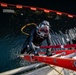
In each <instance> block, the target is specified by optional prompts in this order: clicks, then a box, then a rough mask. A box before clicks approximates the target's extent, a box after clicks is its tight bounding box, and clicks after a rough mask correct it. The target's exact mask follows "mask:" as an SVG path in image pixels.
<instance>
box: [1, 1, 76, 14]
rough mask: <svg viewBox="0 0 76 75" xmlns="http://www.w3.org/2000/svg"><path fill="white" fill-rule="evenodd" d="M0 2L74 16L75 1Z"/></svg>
mask: <svg viewBox="0 0 76 75" xmlns="http://www.w3.org/2000/svg"><path fill="white" fill-rule="evenodd" d="M0 2H6V3H10V4H21V5H27V6H35V7H40V8H47V9H50V10H56V11H61V12H66V13H69V14H73V15H76V11H75V10H76V9H75V8H76V1H75V0H0Z"/></svg>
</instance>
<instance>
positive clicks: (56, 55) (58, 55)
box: [51, 53, 62, 57]
mask: <svg viewBox="0 0 76 75" xmlns="http://www.w3.org/2000/svg"><path fill="white" fill-rule="evenodd" d="M61 55H62V53H59V54H55V55H53V56H51V57H60V56H61Z"/></svg>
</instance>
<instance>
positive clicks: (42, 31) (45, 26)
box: [37, 20, 50, 37]
mask: <svg viewBox="0 0 76 75" xmlns="http://www.w3.org/2000/svg"><path fill="white" fill-rule="evenodd" d="M49 26H50V24H49V22H48V21H46V20H44V21H42V22H41V23H40V24H39V26H37V34H38V35H40V36H41V37H45V36H47V35H48V34H49Z"/></svg>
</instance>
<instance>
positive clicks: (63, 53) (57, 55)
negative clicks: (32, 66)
mask: <svg viewBox="0 0 76 75" xmlns="http://www.w3.org/2000/svg"><path fill="white" fill-rule="evenodd" d="M44 47H47V48H48V47H55V48H56V47H58V46H44ZM44 47H43V48H44ZM60 47H61V46H60ZM64 47H76V44H71V45H64ZM41 48H42V46H41ZM58 48H59V47H58ZM21 58H22V59H24V60H27V61H30V62H36V61H37V62H43V63H46V64H51V65H55V66H60V67H63V68H66V69H69V70H74V71H76V50H75V49H74V50H57V51H54V52H53V56H30V55H24V56H21Z"/></svg>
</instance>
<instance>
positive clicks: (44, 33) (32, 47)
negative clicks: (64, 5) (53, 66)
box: [21, 20, 52, 56]
mask: <svg viewBox="0 0 76 75" xmlns="http://www.w3.org/2000/svg"><path fill="white" fill-rule="evenodd" d="M44 40H46V42H47V44H48V45H51V35H50V24H49V22H48V21H46V20H44V21H42V22H41V23H40V24H39V25H38V26H36V28H34V29H33V30H32V32H31V33H30V35H29V37H28V38H27V39H26V41H25V43H24V45H23V47H22V50H21V54H24V53H25V52H26V53H27V54H28V53H33V54H34V55H38V52H37V51H36V49H39V46H40V45H41V44H42V42H43V41H44ZM45 55H47V56H51V55H52V53H51V48H50V49H47V50H46V54H45Z"/></svg>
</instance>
